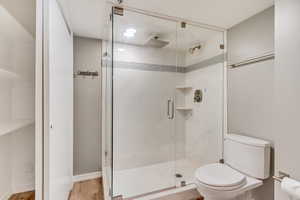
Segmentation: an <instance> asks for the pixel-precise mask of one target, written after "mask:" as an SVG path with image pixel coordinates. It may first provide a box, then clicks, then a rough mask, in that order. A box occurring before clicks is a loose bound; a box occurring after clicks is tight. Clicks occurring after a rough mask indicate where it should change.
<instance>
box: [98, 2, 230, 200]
mask: <svg viewBox="0 0 300 200" xmlns="http://www.w3.org/2000/svg"><path fill="white" fill-rule="evenodd" d="M103 52H105V53H104V55H103V90H102V91H103V92H102V93H103V154H104V155H103V177H104V186H105V188H106V189H107V191H108V190H109V191H110V196H109V195H108V196H107V198H111V197H117V196H122V197H123V198H124V199H128V198H137V197H142V196H144V195H147V194H152V193H154V192H159V191H164V190H169V189H174V188H176V187H184V186H188V185H191V184H193V177H194V173H195V170H196V169H197V168H198V167H200V166H202V165H205V164H208V163H213V162H218V161H219V160H220V159H222V139H223V128H224V127H223V124H224V122H223V115H224V107H223V97H224V90H223V89H224V78H223V77H224V61H225V59H224V58H225V50H224V30H222V29H219V28H217V27H213V26H208V25H204V24H198V23H189V22H186V21H184V20H178V19H174V18H169V17H164V16H159V15H156V14H153V13H146V12H143V11H140V10H135V9H131V8H125V9H124V8H117V7H114V8H113V9H112V12H111V14H110V22H109V28H108V38H107V41H106V42H104V49H103Z"/></svg>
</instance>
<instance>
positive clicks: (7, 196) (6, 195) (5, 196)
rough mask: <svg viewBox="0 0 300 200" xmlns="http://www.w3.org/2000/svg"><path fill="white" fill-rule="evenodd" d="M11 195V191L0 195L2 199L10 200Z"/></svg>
mask: <svg viewBox="0 0 300 200" xmlns="http://www.w3.org/2000/svg"><path fill="white" fill-rule="evenodd" d="M11 195H12V193H11V192H6V193H5V194H4V195H2V196H1V197H0V200H8V199H9V197H10V196H11Z"/></svg>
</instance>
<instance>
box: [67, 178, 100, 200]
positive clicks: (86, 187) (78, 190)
mask: <svg viewBox="0 0 300 200" xmlns="http://www.w3.org/2000/svg"><path fill="white" fill-rule="evenodd" d="M102 188H103V187H102V178H98V179H92V180H88V181H81V182H78V183H75V184H74V187H73V190H72V192H71V194H70V198H69V200H104V197H103V189H102Z"/></svg>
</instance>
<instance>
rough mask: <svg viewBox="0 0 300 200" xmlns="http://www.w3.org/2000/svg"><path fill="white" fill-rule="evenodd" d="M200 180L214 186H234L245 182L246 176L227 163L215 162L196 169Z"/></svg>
mask: <svg viewBox="0 0 300 200" xmlns="http://www.w3.org/2000/svg"><path fill="white" fill-rule="evenodd" d="M196 178H197V179H198V181H200V182H202V183H204V184H206V185H209V186H212V187H233V186H239V185H242V184H243V183H245V181H246V176H245V175H243V174H241V173H239V172H238V171H236V170H234V169H232V168H230V167H228V166H227V165H225V164H220V163H214V164H209V165H205V166H203V167H200V168H199V169H197V171H196Z"/></svg>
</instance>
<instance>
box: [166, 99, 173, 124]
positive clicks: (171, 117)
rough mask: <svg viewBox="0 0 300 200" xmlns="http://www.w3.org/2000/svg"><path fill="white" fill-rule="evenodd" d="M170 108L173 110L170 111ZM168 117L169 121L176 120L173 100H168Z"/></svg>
mask: <svg viewBox="0 0 300 200" xmlns="http://www.w3.org/2000/svg"><path fill="white" fill-rule="evenodd" d="M170 106H171V109H170ZM170 110H171V113H170ZM167 115H168V119H174V101H173V100H172V99H168V103H167Z"/></svg>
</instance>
